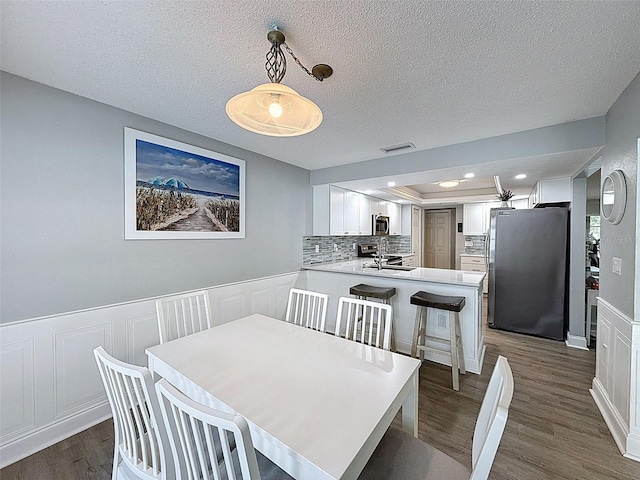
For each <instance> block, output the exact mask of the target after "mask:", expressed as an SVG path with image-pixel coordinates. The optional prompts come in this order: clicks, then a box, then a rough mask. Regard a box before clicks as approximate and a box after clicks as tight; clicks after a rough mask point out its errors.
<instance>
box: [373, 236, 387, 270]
mask: <svg viewBox="0 0 640 480" xmlns="http://www.w3.org/2000/svg"><path fill="white" fill-rule="evenodd" d="M386 253H389V240H388V239H387V237H380V240H379V241H378V258H377V259H375V260H374V261H375V262H376V263H377V264H378V270H382V257H384V254H386Z"/></svg>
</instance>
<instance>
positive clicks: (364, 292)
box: [349, 283, 396, 352]
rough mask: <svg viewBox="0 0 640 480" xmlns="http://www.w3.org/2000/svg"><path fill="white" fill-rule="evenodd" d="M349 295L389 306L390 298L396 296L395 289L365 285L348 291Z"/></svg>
mask: <svg viewBox="0 0 640 480" xmlns="http://www.w3.org/2000/svg"><path fill="white" fill-rule="evenodd" d="M349 293H350V294H351V295H355V296H356V297H357V298H359V299H360V300H368V299H370V298H377V299H378V300H382V303H385V304H387V305H391V298H392V297H393V296H395V294H396V288H395V287H374V286H373V285H367V284H366V283H359V284H358V285H354V286H353V287H351V288H350V289H349ZM394 323H395V322H394V321H393V320H392V321H391V351H392V352H395V351H396V335H395V326H394Z"/></svg>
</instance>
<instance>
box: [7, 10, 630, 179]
mask: <svg viewBox="0 0 640 480" xmlns="http://www.w3.org/2000/svg"><path fill="white" fill-rule="evenodd" d="M0 8H1V16H2V20H1V21H2V23H1V29H2V32H1V35H2V37H1V39H2V52H1V53H2V55H1V64H0V66H1V68H2V69H3V70H5V71H8V72H10V73H14V74H16V75H20V76H22V77H26V78H28V79H31V80H35V81H38V82H41V83H44V84H47V85H51V86H53V87H57V88H60V89H62V90H66V91H69V92H72V93H75V94H78V95H82V96H84V97H88V98H91V99H94V100H97V101H100V102H103V103H106V104H109V105H113V106H116V107H120V108H123V109H126V110H129V111H131V112H135V113H138V114H141V115H144V116H148V117H151V118H155V119H158V120H160V121H163V122H166V123H169V124H172V125H175V126H178V127H181V128H184V129H187V130H190V131H193V132H197V133H200V134H203V135H206V136H208V137H212V138H215V139H217V140H221V141H223V142H227V143H229V144H233V145H237V146H240V147H243V148H246V149H248V150H252V151H255V152H258V153H262V154H264V155H268V156H270V157H273V158H276V159H279V160H282V161H285V162H288V163H291V164H294V165H299V166H301V167H304V168H307V169H310V170H313V169H317V168H322V167H328V166H335V165H340V164H345V163H351V162H357V161H363V160H369V159H374V158H379V157H382V156H384V154H383V153H382V152H381V151H380V148H381V147H385V146H390V145H396V144H400V143H404V142H412V143H413V144H415V146H416V149H418V150H422V149H428V148H433V147H437V146H443V145H450V144H454V143H460V142H466V141H470V140H475V139H480V138H487V137H493V136H497V135H502V134H506V133H511V132H517V131H523V130H529V129H533V128H537V127H541V126H547V125H554V124H559V123H564V122H569V121H573V120H578V119H584V118H590V117H594V116H599V115H603V114H604V113H606V112H607V110H608V109H609V107H611V105H612V104H613V102H614V101H615V100H616V99H617V97H618V96H619V95H620V93H621V92H622V91H623V89H624V88H625V87H626V86H627V85H628V84H629V83H630V82H631V80H632V79H633V78H634V76H635V75H636V74H637V73H638V71H639V70H640V35H639V34H638V25H640V3H639V2H638V1H633V2H625V1H612V2H603V1H589V2H580V1H565V2H558V1H531V2H528V1H518V2H513V1H490V2H471V1H464V2H463V1H446V0H445V1H425V0H420V1H412V0H408V1H382V0H380V1H368V0H358V1H346V0H345V1H335V0H333V1H331V0H325V1H296V0H288V1H279V0H274V1H269V2H265V1H257V0H252V1H206V2H197V1H189V2H187V1H159V2H148V1H137V2H133V1H121V2H111V1H90V2H82V1H73V2H65V1H47V2H37V1H32V2H23V1H18V2H14V1H7V0H3V1H2V2H1V7H0ZM274 24H275V25H278V26H279V27H280V29H281V30H282V31H283V32H284V33H285V35H286V38H287V43H288V44H289V46H290V47H291V48H292V49H293V51H294V52H295V53H296V55H297V56H298V57H299V58H300V59H301V61H302V62H303V64H305V65H306V66H307V67H308V68H311V66H313V65H314V64H316V63H328V64H330V65H331V66H332V67H333V68H334V75H333V76H332V77H331V78H329V79H327V80H325V81H324V82H322V83H320V82H316V81H315V80H313V79H312V78H311V77H309V76H307V75H306V74H305V73H304V72H303V71H302V70H301V69H300V68H299V67H298V66H297V65H296V64H295V63H294V62H293V61H292V60H291V58H290V57H289V58H288V60H289V62H288V71H287V74H286V77H285V79H284V81H283V83H284V84H286V85H288V86H290V87H292V88H294V89H296V90H297V91H298V92H299V93H301V94H302V95H304V96H307V97H308V98H310V99H312V100H313V101H314V102H316V103H317V104H318V105H319V106H320V108H321V109H322V111H323V114H324V121H323V123H322V125H321V126H320V127H319V128H318V129H317V130H316V131H314V132H312V133H309V134H307V135H303V136H301V137H297V138H286V139H282V138H272V137H264V136H260V135H257V134H253V133H250V132H247V131H245V130H242V129H241V128H239V127H238V126H236V125H235V124H234V123H232V122H231V121H230V120H229V119H228V118H227V116H226V114H225V104H226V102H227V100H228V99H229V98H230V97H232V96H234V95H236V94H237V93H239V92H242V91H246V90H248V89H251V88H253V87H255V86H256V85H258V84H260V83H264V82H266V81H267V77H266V73H265V70H264V62H265V59H264V56H265V54H266V53H267V50H268V48H269V43H268V42H267V40H266V33H267V31H268V30H269V29H270V27H271V26H272V25H274Z"/></svg>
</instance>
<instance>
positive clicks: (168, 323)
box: [156, 290, 213, 343]
mask: <svg viewBox="0 0 640 480" xmlns="http://www.w3.org/2000/svg"><path fill="white" fill-rule="evenodd" d="M156 316H157V317H158V333H159V334H160V343H165V342H169V341H171V340H175V339H176V338H181V337H184V336H186V335H191V334H192V333H196V332H199V331H201V330H206V329H207V328H211V327H212V326H213V325H212V324H211V304H210V302H209V294H208V293H207V292H206V290H201V291H199V292H192V293H184V294H179V295H172V296H169V297H163V298H160V299H158V300H157V301H156Z"/></svg>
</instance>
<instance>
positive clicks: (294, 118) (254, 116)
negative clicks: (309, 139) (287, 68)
mask: <svg viewBox="0 0 640 480" xmlns="http://www.w3.org/2000/svg"><path fill="white" fill-rule="evenodd" d="M226 111H227V115H228V116H229V118H230V119H231V120H232V121H233V122H234V123H236V124H238V125H239V126H241V127H242V128H244V129H246V130H249V131H251V132H254V133H260V134H262V135H269V136H272V137H295V136H296V135H303V134H305V133H308V132H311V131H312V130H315V129H316V128H317V127H318V125H320V123H322V112H321V111H320V108H318V106H317V105H316V104H315V103H313V102H312V101H311V100H309V99H308V98H305V97H303V96H302V95H300V94H298V92H296V91H295V90H294V89H292V88H289V87H287V86H286V85H282V84H280V83H264V84H262V85H258V86H257V87H255V88H253V89H251V90H249V91H248V92H244V93H240V94H238V95H236V96H235V97H233V98H232V99H231V100H229V101H228V102H227V107H226Z"/></svg>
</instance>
